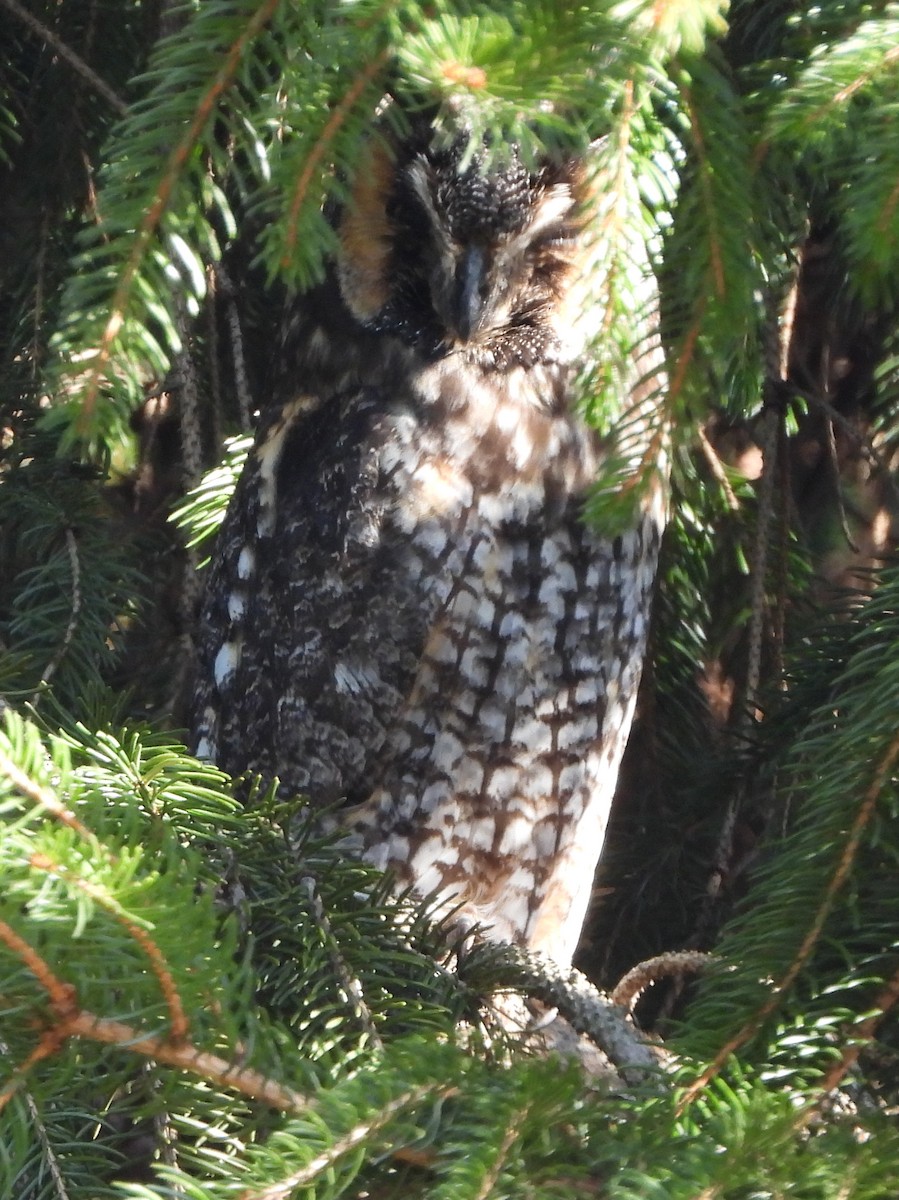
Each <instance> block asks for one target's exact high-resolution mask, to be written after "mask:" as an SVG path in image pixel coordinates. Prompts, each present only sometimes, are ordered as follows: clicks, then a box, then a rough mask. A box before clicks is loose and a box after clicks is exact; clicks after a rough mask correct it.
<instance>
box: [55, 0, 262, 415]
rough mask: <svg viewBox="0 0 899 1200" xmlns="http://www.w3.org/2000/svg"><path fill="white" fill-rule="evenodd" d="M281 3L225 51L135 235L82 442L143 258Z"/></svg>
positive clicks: (91, 386) (104, 338) (92, 381)
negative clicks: (208, 130)
mask: <svg viewBox="0 0 899 1200" xmlns="http://www.w3.org/2000/svg"><path fill="white" fill-rule="evenodd" d="M279 3H280V0H260V3H259V6H258V7H257V9H256V11H255V12H254V13H253V14H252V16H251V17H250V19H249V20H248V21H247V23H246V25H245V26H244V27H243V29H242V30H241V31H240V33H239V34H238V36H237V37H236V38H235V40H234V41H233V42H232V44H231V45H230V46H228V47H227V49H226V50H225V53H224V55H223V61H222V65H221V66H220V67H219V69H218V71H217V72H216V74H215V76H214V78H213V80H212V82H211V83H210V84H209V86H208V87H207V88H206V89H205V90H204V91H203V92H202V93H201V95H200V96H199V98H198V100H197V103H196V105H195V108H194V112H193V115H192V117H191V118H190V120H189V122H188V126H187V129H186V130H185V132H184V133H183V134H182V136H181V138H180V139H179V141H178V144H177V145H176V146H175V148H174V149H173V150H172V152H171V154H170V155H169V157H168V160H167V162H166V164H165V168H164V170H163V173H162V175H161V177H160V179H159V182H158V184H157V186H156V188H155V191H154V194H153V197H152V199H151V202H150V204H149V207H148V208H147V210H146V212H145V213H144V216H143V218H142V220H141V222H140V224H139V225H138V228H137V230H136V233H135V236H134V241H133V244H132V247H131V251H130V253H129V255H128V258H127V260H126V262H125V264H124V266H123V267H122V269H121V272H120V273H119V276H118V281H117V283H116V287H115V291H114V292H113V296H112V300H111V301H110V305H109V316H108V318H107V321H106V326H105V329H104V330H103V333H102V335H101V338H100V342H99V345H98V346H97V347H96V349H95V350H94V352H93V353H92V354H91V359H90V366H89V371H88V376H87V379H86V381H85V384H84V389H83V393H82V397H81V403H80V408H79V412H78V415H77V417H76V420H75V432H76V435H77V436H79V437H83V436H84V435H85V434H86V433H87V431H88V429H89V428H90V424H91V421H92V420H93V416H94V408H95V406H96V403H97V400H98V397H99V394H100V388H101V386H102V383H103V376H104V372H105V370H106V367H107V366H108V365H109V363H110V360H111V359H112V355H113V347H114V345H115V341H116V338H117V336H118V334H119V331H120V329H121V328H122V324H123V322H124V320H125V312H126V310H127V308H128V304H129V300H130V297H131V293H132V289H133V288H134V286H135V284H136V280H137V277H138V274H139V272H140V269H141V266H142V264H143V261H144V258H145V257H146V255H147V253H148V252H149V249H150V246H151V245H152V242H153V239H154V238H155V236H156V232H157V230H158V228H159V225H160V223H161V221H162V218H163V215H164V214H165V212H166V209H167V208H168V205H169V203H170V201H171V198H172V195H173V193H174V191H175V187H176V185H177V183H178V181H179V179H180V178H181V175H182V173H183V172H184V170H185V168H186V167H187V165H188V163H189V161H190V157H191V155H192V153H193V152H194V150H195V148H196V146H197V145H198V143H199V139H200V137H201V135H202V133H203V131H204V130H205V129H206V127H207V125H208V123H209V120H210V118H211V117H212V115H213V114H214V112H215V109H216V106H217V105H218V104H219V103H220V101H221V99H222V97H223V96H224V94H225V93H226V92H227V91H228V89H229V88H230V87H231V86H232V85H233V83H234V80H235V78H236V75H237V72H238V69H239V67H240V64H241V60H242V58H243V55H244V53H245V52H246V50H247V48H248V47H249V46H250V44H251V43H252V42H253V40H254V39H255V38H257V37H258V36H259V35H260V34H261V33H262V31H263V30H264V29H265V27H266V26H267V25H268V23H269V21H270V20H271V19H272V17H273V15H274V13H275V11H276V10H277V8H278V5H279Z"/></svg>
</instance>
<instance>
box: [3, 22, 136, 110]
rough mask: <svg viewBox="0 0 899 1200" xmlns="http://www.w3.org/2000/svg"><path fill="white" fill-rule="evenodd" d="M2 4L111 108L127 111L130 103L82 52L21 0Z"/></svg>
mask: <svg viewBox="0 0 899 1200" xmlns="http://www.w3.org/2000/svg"><path fill="white" fill-rule="evenodd" d="M0 4H2V5H3V7H4V8H6V9H8V10H9V11H10V12H11V13H12V14H13V16H14V17H17V18H18V20H20V21H22V23H23V24H25V25H27V26H28V28H29V29H30V30H31V31H32V33H36V34H37V36H38V37H39V38H41V40H42V41H44V42H46V43H47V45H48V46H52V47H53V49H54V50H55V51H56V53H57V54H58V55H59V57H60V58H62V59H64V60H65V62H67V63H68V64H69V66H70V67H71V68H72V69H73V70H74V71H75V72H76V73H77V74H78V75H80V76H81V78H82V79H84V80H86V82H87V83H88V84H89V85H90V86H91V87H92V88H93V89H94V91H95V92H97V93H98V94H99V95H101V96H102V97H103V99H104V100H105V101H106V102H107V104H109V105H110V107H111V108H113V109H115V111H116V112H117V113H118V114H119V116H120V117H121V116H124V115H125V113H127V111H128V105H127V104H126V103H125V101H124V100H122V98H121V97H120V96H118V95H117V94H116V93H115V92H114V91H113V89H112V88H111V87H110V86H109V84H108V83H107V82H106V81H105V80H104V79H101V78H100V76H99V75H98V74H97V72H96V71H95V70H94V69H93V67H90V66H88V64H87V63H86V62H85V61H84V59H83V58H82V57H81V55H80V54H76V53H75V51H74V50H73V49H72V47H71V46H70V45H68V43H67V42H64V41H63V40H62V38H61V37H60V36H59V35H58V34H56V33H54V32H53V30H52V29H49V28H48V27H47V26H46V25H44V24H43V22H41V21H39V20H38V19H37V17H36V16H35V15H34V13H32V12H29V11H28V9H27V8H24V7H23V6H22V5H21V4H20V3H19V0H0Z"/></svg>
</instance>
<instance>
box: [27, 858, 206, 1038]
mask: <svg viewBox="0 0 899 1200" xmlns="http://www.w3.org/2000/svg"><path fill="white" fill-rule="evenodd" d="M29 865H30V866H31V867H33V868H34V869H35V870H36V871H46V872H47V873H48V874H50V875H55V876H57V877H58V878H59V879H61V880H63V881H64V882H65V883H66V884H68V885H69V886H70V887H74V888H76V889H77V890H78V891H80V892H82V893H83V894H84V895H85V896H88V897H89V898H90V899H91V900H93V901H94V903H96V904H98V905H99V906H100V907H101V908H102V909H103V910H104V911H105V912H107V913H109V914H110V916H112V917H113V918H114V919H115V920H116V921H118V922H119V924H120V925H121V926H122V928H123V929H124V930H125V932H126V933H127V934H128V936H129V937H130V938H132V939H133V940H134V941H135V942H137V944H138V946H139V947H140V949H141V950H142V951H143V953H144V954H145V955H146V957H147V958H148V959H149V961H150V969H151V971H152V972H153V974H154V975H155V976H156V979H157V982H158V983H159V987H160V990H161V992H162V995H163V999H164V1001H165V1005H166V1007H167V1008H168V1010H169V1034H168V1037H169V1040H170V1041H171V1042H172V1043H174V1044H176V1045H177V1044H179V1043H181V1042H185V1041H186V1040H187V1036H188V1033H189V1030H190V1025H189V1022H188V1019H187V1014H186V1013H185V1011H184V1005H183V1004H182V1002H181V997H180V995H179V994H178V989H177V987H176V985H175V980H174V977H173V975H172V972H171V970H170V968H169V965H168V963H167V962H166V960H165V956H164V955H163V953H162V951H161V950H160V949H159V947H158V946H157V945H156V943H155V942H154V941H153V939H152V938H151V937H150V935H149V933H148V932H147V930H146V929H141V927H140V925H138V924H137V923H136V921H135V920H134V919H133V918H132V917H130V916H129V915H128V914H127V913H126V912H125V911H124V910H123V908H122V906H121V905H120V904H118V903H117V902H116V900H115V898H114V897H113V896H110V895H109V893H108V892H107V891H105V890H104V889H103V888H100V887H98V886H97V885H96V884H93V883H90V882H89V881H88V880H87V879H82V878H81V877H80V876H78V875H76V874H75V873H74V872H73V871H69V870H66V868H65V867H62V866H61V865H60V864H59V863H56V862H54V861H53V860H52V859H51V858H49V857H48V856H47V855H46V854H42V853H35V854H32V855H31V857H30V859H29Z"/></svg>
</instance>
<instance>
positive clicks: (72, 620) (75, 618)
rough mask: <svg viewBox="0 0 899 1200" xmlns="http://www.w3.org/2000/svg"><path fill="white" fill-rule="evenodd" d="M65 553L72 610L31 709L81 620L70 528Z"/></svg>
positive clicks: (74, 544)
mask: <svg viewBox="0 0 899 1200" xmlns="http://www.w3.org/2000/svg"><path fill="white" fill-rule="evenodd" d="M65 537H66V553H67V555H68V557H69V567H70V569H71V573H72V610H71V612H70V613H69V620H68V623H67V625H66V631H65V633H64V634H63V638H62V642H61V643H60V645H59V649H58V650H57V651H56V653H55V654H54V655H53V657H52V658H51V660H50V662H49V663H47V666H46V667H45V668H44V671H43V674H42V676H41V682H40V685H39V689H38V691H37V692H36V693H35V694H34V695H33V696H32V697H31V705H32V707H36V706H37V704H38V701H39V700H40V697H41V693H42V692H43V690H44V689H45V688H46V687H47V684H48V683H49V682H50V680H51V679H52V678H53V676H54V675H55V674H56V672H57V670H58V669H59V665H60V663H61V662H62V660H63V659H64V658H65V656H66V654H67V653H68V649H69V646H71V644H72V640H73V638H74V637H75V630H76V629H77V628H78V622H79V620H80V618H81V606H82V594H81V560H80V559H79V557H78V542H77V540H76V538H75V531H74V530H73V529H71V528H67V529H66V533H65Z"/></svg>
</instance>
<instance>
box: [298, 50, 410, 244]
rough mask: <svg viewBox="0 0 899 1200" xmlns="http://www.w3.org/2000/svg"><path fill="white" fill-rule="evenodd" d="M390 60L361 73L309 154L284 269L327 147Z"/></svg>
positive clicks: (383, 56)
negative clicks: (317, 168) (316, 170)
mask: <svg viewBox="0 0 899 1200" xmlns="http://www.w3.org/2000/svg"><path fill="white" fill-rule="evenodd" d="M388 57H389V51H387V50H382V51H381V52H380V53H379V54H376V55H375V57H374V58H373V59H372V60H371V62H370V63H368V65H367V66H366V67H365V69H364V70H363V71H361V72H360V73H359V75H358V76H357V77H356V79H355V81H354V83H353V85H352V87H350V88H349V89H348V90H347V92H346V93H345V94H344V95H343V96H342V98H341V99H340V101H339V103H338V104H336V105H335V106H334V109H333V111H332V112H331V115H330V117H328V120H327V121H326V122H325V126H324V128H323V129H322V131H321V134H320V136H319V137H318V139H317V140H316V142H315V145H314V146H313V147H312V149H311V150H310V151H309V155H308V157H307V158H306V162H305V164H304V166H303V169H302V171H301V172H300V174H299V177H298V179H297V183H296V187H295V188H294V190H293V195H292V197H291V200H290V207H289V208H288V210H287V232H286V234H285V238H284V253H283V254H282V256H281V266H282V267H288V266H290V262H291V260H292V258H293V252H294V250H295V248H296V242H297V221H298V220H299V215H300V209H301V208H302V207H303V202H304V200H305V199H306V193H307V192H308V190H309V184H310V183H311V182H312V176H313V175H314V174H315V169H316V167H317V166H318V164H319V163H320V162H321V160H322V158H323V156H324V153H325V149H326V147H327V146H328V145H329V143H330V142H331V141H332V139H333V138H334V135H335V134H336V133H337V131H338V129H339V128H340V127H341V125H342V124H343V123H344V121H345V120H346V118H347V116H348V115H349V113H350V111H351V109H352V107H353V105H354V104H355V103H356V101H357V100H358V99H359V97H360V96H361V95H362V93H363V92H364V91H365V89H366V88H367V87H368V85H369V84H370V83H371V81H372V80H373V79H374V78H375V77H376V75H377V74H378V72H379V71H380V70H381V68H382V67H383V66H384V64H385V63H386V62H387V59H388Z"/></svg>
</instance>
